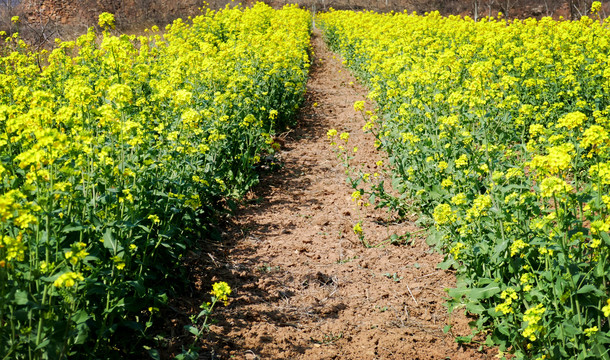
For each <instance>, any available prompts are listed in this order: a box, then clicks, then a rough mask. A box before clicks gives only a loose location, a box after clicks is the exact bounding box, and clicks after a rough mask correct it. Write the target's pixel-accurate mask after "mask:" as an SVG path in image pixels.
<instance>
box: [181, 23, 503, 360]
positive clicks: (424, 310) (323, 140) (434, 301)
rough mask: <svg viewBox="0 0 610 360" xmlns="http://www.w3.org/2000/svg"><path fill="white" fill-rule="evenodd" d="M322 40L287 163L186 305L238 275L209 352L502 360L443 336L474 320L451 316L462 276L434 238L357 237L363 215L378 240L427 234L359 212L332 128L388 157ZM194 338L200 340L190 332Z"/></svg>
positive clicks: (201, 268)
mask: <svg viewBox="0 0 610 360" xmlns="http://www.w3.org/2000/svg"><path fill="white" fill-rule="evenodd" d="M312 43H313V48H314V51H315V61H314V63H313V66H312V69H311V74H310V79H309V82H308V84H307V90H308V92H307V99H306V102H305V104H304V107H303V110H302V114H301V117H300V120H299V124H298V126H297V128H296V129H295V130H294V131H292V132H291V133H289V134H288V135H286V136H285V143H284V146H283V148H282V150H281V151H280V153H279V155H278V156H279V158H280V160H281V162H282V163H283V165H284V166H283V168H282V169H280V170H279V171H274V172H269V173H268V174H266V175H263V177H262V179H261V183H260V185H258V186H257V187H256V188H255V189H254V190H253V192H252V194H250V199H251V200H250V201H249V204H246V205H245V206H243V207H242V208H240V209H239V210H238V211H237V214H236V216H234V218H233V220H232V224H230V226H228V229H227V230H226V233H225V234H224V236H223V238H224V240H223V245H220V246H219V247H218V249H216V250H215V251H214V252H210V253H209V254H206V255H205V256H204V258H205V260H204V261H203V263H202V262H201V261H196V262H195V263H198V264H199V265H198V267H197V271H198V274H194V278H195V281H198V284H199V286H200V289H201V294H202V297H203V298H199V299H197V298H193V299H191V300H190V301H188V300H185V299H183V301H182V303H181V304H177V305H176V306H180V307H182V308H183V309H185V308H188V307H189V306H191V309H190V310H184V311H185V312H191V313H195V311H196V310H197V306H196V305H198V304H200V303H201V302H203V301H209V294H208V293H207V292H208V291H209V288H210V284H211V282H213V281H226V282H227V283H229V284H230V286H231V287H232V288H233V290H234V293H233V294H232V295H231V301H230V303H229V305H228V306H226V307H224V306H220V307H219V308H217V309H216V310H215V311H214V317H215V318H216V319H217V320H218V322H217V324H215V325H212V326H211V331H210V333H209V334H207V335H206V337H205V339H204V340H203V344H198V345H200V346H202V347H203V348H204V349H206V350H205V351H204V352H203V353H200V354H201V355H202V356H203V358H214V359H229V358H231V359H446V358H450V359H491V358H493V357H494V354H495V353H497V351H493V350H490V351H488V352H486V353H481V352H478V351H477V350H476V348H475V347H462V346H459V345H458V344H457V343H456V342H455V340H454V338H453V336H451V335H449V334H445V333H443V327H444V326H445V325H446V324H452V325H453V333H454V334H456V335H457V334H459V335H467V334H468V333H469V329H468V325H467V322H468V319H467V318H466V317H465V316H464V315H459V314H454V315H451V316H449V315H447V310H446V308H445V307H444V306H443V303H444V297H446V293H445V289H446V288H449V287H452V286H455V277H454V276H453V274H452V273H450V272H447V271H443V270H439V269H437V268H436V265H437V264H438V263H439V262H440V261H441V260H442V256H441V255H439V254H438V253H435V252H434V251H433V250H432V249H430V248H429V247H428V246H427V245H426V244H425V241H424V239H423V238H421V237H417V236H416V235H415V236H413V237H412V242H411V244H410V245H401V246H396V245H391V244H389V243H386V244H385V245H382V246H378V247H372V248H366V247H365V246H363V245H362V244H361V242H360V240H359V239H358V237H357V236H356V235H355V234H354V233H353V231H352V228H353V226H354V224H355V223H356V222H358V221H359V220H361V221H362V222H363V225H362V226H363V228H364V234H365V237H366V239H367V240H368V241H369V242H370V243H372V244H379V243H381V242H383V241H384V240H386V239H388V237H389V236H390V235H391V234H399V235H401V234H405V233H407V232H410V233H417V231H418V230H420V229H418V228H417V227H416V226H415V225H414V224H413V220H414V219H411V220H409V221H406V222H402V223H392V222H389V221H386V220H387V219H388V218H389V217H390V216H389V215H388V214H387V213H386V212H385V211H383V210H374V209H371V207H368V208H363V209H360V210H359V209H358V208H357V205H356V204H355V203H354V202H353V201H352V199H351V193H352V189H351V187H350V186H348V185H347V183H346V175H345V168H344V167H343V166H342V165H341V162H340V161H339V160H338V159H337V157H336V155H335V154H334V153H333V151H332V149H331V146H330V144H329V141H328V139H327V137H326V132H327V130H328V129H330V128H335V129H337V130H338V131H339V132H342V131H347V132H349V133H350V134H351V137H350V140H349V146H350V147H353V146H358V147H359V151H358V153H357V158H356V159H355V160H356V162H359V163H367V164H373V165H372V166H371V169H373V171H375V169H374V167H375V165H374V164H375V162H376V161H377V160H379V159H381V155H380V154H379V153H377V152H376V151H375V149H374V147H373V140H374V139H373V138H372V136H370V135H366V134H364V133H363V132H362V130H361V128H362V125H363V124H364V120H363V118H362V116H361V115H360V114H358V113H356V112H355V111H354V109H353V103H354V102H355V101H358V100H363V99H364V95H365V94H366V90H365V89H364V88H363V87H361V86H360V85H358V84H357V82H356V80H355V79H354V78H353V76H352V75H350V73H349V72H347V71H346V70H345V69H344V68H343V67H342V65H341V61H340V60H339V59H338V58H335V56H334V55H333V54H332V53H331V52H329V50H328V49H327V48H326V46H325V45H324V43H323V41H322V39H321V37H320V35H319V34H317V33H316V34H314V36H313V40H312ZM204 290H205V292H204ZM191 302H192V303H191ZM189 303H190V304H189ZM184 315H186V314H184ZM180 322H181V321H177V323H180ZM176 329H178V326H176ZM177 331H182V330H177ZM178 341H179V342H180V340H178ZM182 341H183V343H186V344H188V338H187V339H186V341H185V339H184V338H183V340H182ZM178 351H179V350H178Z"/></svg>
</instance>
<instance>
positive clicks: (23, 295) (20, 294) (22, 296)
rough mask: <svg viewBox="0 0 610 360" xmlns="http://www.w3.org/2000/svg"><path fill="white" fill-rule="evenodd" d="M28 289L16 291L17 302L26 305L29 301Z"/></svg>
mask: <svg viewBox="0 0 610 360" xmlns="http://www.w3.org/2000/svg"><path fill="white" fill-rule="evenodd" d="M29 301H30V300H29V299H28V293H27V291H23V290H17V291H15V304H17V305H25V304H27V303H28V302H29Z"/></svg>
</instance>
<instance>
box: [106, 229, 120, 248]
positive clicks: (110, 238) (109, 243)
mask: <svg viewBox="0 0 610 360" xmlns="http://www.w3.org/2000/svg"><path fill="white" fill-rule="evenodd" d="M104 247H105V248H106V249H109V250H110V253H111V254H112V255H116V254H117V253H118V252H119V251H121V250H123V248H122V247H121V244H119V242H118V241H117V240H116V239H115V238H114V235H112V228H106V231H104Z"/></svg>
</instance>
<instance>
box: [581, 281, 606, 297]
mask: <svg viewBox="0 0 610 360" xmlns="http://www.w3.org/2000/svg"><path fill="white" fill-rule="evenodd" d="M576 293H577V294H589V293H593V294H594V295H596V296H604V292H603V291H600V290H599V289H598V288H597V287H596V286H594V285H590V284H589V285H585V286H583V287H581V288H580V289H578V291H577V292H576Z"/></svg>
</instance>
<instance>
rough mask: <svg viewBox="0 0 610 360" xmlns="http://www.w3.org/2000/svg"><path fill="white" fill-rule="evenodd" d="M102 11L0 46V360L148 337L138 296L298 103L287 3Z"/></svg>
mask: <svg viewBox="0 0 610 360" xmlns="http://www.w3.org/2000/svg"><path fill="white" fill-rule="evenodd" d="M113 25H114V17H113V16H112V15H111V14H102V15H101V16H100V21H99V26H100V28H101V29H102V31H101V32H100V31H96V30H95V29H94V28H90V29H89V31H88V32H87V34H85V35H83V36H81V37H79V38H78V39H77V40H76V41H71V42H62V41H57V43H56V48H55V49H54V50H53V51H51V52H49V53H47V52H44V51H43V52H32V51H30V50H29V49H28V47H27V46H26V45H25V43H23V41H21V40H20V39H19V38H18V36H14V37H9V38H7V39H6V43H7V47H5V48H4V49H3V50H2V51H3V52H2V53H0V54H1V55H2V56H1V57H0V176H1V179H2V180H1V182H0V216H1V217H2V222H1V227H0V231H1V233H0V354H2V355H1V356H0V358H7V359H8V358H10V359H22V358H23V359H39V358H49V359H59V358H66V357H71V356H77V355H79V354H80V356H84V354H89V355H90V356H96V357H98V358H109V357H112V356H114V357H116V356H123V355H124V354H125V353H124V352H123V353H117V351H119V350H118V348H119V347H122V348H121V350H120V351H136V352H138V351H141V346H142V345H141V344H137V343H136V344H132V343H129V341H130V340H129V339H128V338H127V340H126V339H125V338H122V337H123V336H124V335H125V333H126V332H127V333H135V334H139V335H140V337H144V336H145V333H146V331H147V329H148V328H149V327H150V326H152V323H153V320H154V318H155V316H156V315H155V313H154V312H153V311H152V310H146V309H156V308H157V307H158V306H160V305H163V304H164V303H165V302H166V301H167V298H168V295H169V294H171V291H172V286H180V284H181V282H180V281H176V280H177V279H179V278H180V277H181V270H180V259H181V257H182V256H183V254H185V252H186V251H187V250H189V249H191V248H194V247H195V244H196V243H195V242H196V241H201V239H202V237H205V238H207V237H209V234H210V233H211V231H209V230H208V225H209V224H211V223H212V222H213V221H214V219H215V217H216V216H217V215H218V214H219V213H221V212H225V211H227V209H226V207H227V204H228V205H231V201H232V199H236V198H238V197H239V196H240V195H242V194H243V193H244V192H245V191H246V190H247V189H248V188H249V187H250V186H252V185H253V184H255V183H256V181H257V177H256V172H255V168H256V167H257V166H258V163H259V162H260V159H261V157H262V156H266V155H268V154H272V153H273V151H274V150H273V140H272V139H273V138H272V136H273V134H274V133H275V131H276V130H278V129H283V128H284V127H286V126H287V125H289V124H290V123H291V121H292V119H293V115H294V113H295V112H296V110H297V109H298V106H299V104H300V103H301V101H302V98H303V94H304V91H305V81H306V78H307V73H308V67H309V57H308V49H309V34H310V26H311V25H310V14H309V13H308V12H307V11H304V10H301V9H299V8H298V7H296V6H287V7H285V8H283V9H281V10H274V9H272V8H271V7H269V6H266V5H264V4H262V3H260V4H256V5H254V6H253V7H252V8H248V9H245V8H240V7H236V8H230V7H227V8H225V9H223V10H221V11H218V12H215V11H211V10H205V11H204V13H202V15H200V16H197V17H194V18H192V19H189V20H188V21H184V20H181V19H178V20H176V21H174V23H172V24H170V25H168V26H167V27H166V28H165V31H163V32H161V31H159V29H158V28H155V27H153V29H151V30H150V31H148V32H147V35H146V36H127V35H113V32H112V31H111V28H112V27H113ZM3 38H4V36H3ZM172 284H173V285H172ZM214 291H217V289H215V290H214ZM218 291H220V290H218ZM218 291H217V292H218ZM223 291H224V293H223V294H226V295H228V294H229V293H230V291H228V290H226V289H225V290H223ZM226 295H222V296H221V295H218V294H216V296H217V297H218V298H219V299H221V300H223V301H226ZM134 349H135V350H134ZM113 352H114V353H113ZM120 354H123V355H120Z"/></svg>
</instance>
